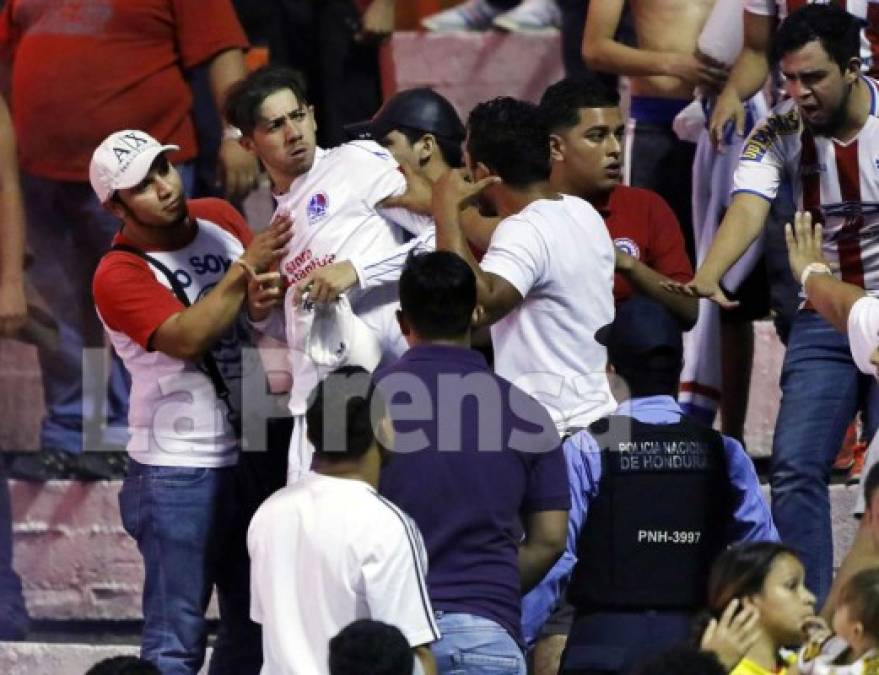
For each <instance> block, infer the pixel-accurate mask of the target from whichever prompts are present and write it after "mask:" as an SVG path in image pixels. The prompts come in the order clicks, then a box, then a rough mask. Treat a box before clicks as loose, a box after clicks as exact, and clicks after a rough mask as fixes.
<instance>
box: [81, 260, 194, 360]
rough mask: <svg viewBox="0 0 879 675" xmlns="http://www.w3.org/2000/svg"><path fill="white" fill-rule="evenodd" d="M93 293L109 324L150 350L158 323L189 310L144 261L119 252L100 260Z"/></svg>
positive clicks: (101, 312)
mask: <svg viewBox="0 0 879 675" xmlns="http://www.w3.org/2000/svg"><path fill="white" fill-rule="evenodd" d="M92 294H93V295H94V298H95V306H96V307H97V308H98V312H99V313H100V314H101V316H102V317H103V319H104V321H105V322H106V324H107V326H108V327H109V328H112V329H113V330H115V331H118V332H120V333H124V334H125V335H127V336H128V337H130V338H131V339H132V340H134V341H135V342H136V343H137V344H139V345H140V346H141V347H143V348H144V349H149V340H150V338H151V337H152V335H153V333H155V332H156V330H157V329H158V328H159V326H161V325H162V324H163V323H165V321H167V320H168V319H169V318H171V317H172V316H174V315H175V314H177V313H178V312H182V311H183V310H184V309H186V308H185V307H184V306H183V304H182V303H181V302H180V301H179V300H178V299H177V298H176V297H174V294H173V293H172V292H171V291H170V290H169V289H168V288H165V287H164V286H162V284H160V283H159V280H158V279H156V276H155V274H153V272H152V270H151V269H150V267H149V264H148V263H147V262H146V261H145V260H143V259H141V258H138V257H137V256H135V255H132V254H130V253H122V252H118V251H117V252H111V253H108V254H107V255H106V256H104V258H103V259H102V260H101V262H100V264H99V265H98V269H97V271H96V272H95V278H94V280H93V281H92Z"/></svg>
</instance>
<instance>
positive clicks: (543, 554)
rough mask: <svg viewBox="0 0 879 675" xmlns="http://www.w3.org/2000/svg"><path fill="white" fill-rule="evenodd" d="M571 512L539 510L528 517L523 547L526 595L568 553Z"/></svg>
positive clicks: (521, 564) (522, 574) (521, 570)
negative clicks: (567, 544)
mask: <svg viewBox="0 0 879 675" xmlns="http://www.w3.org/2000/svg"><path fill="white" fill-rule="evenodd" d="M567 535H568V512H567V511H535V512H533V513H529V514H528V515H527V516H526V517H525V542H524V543H523V544H521V545H520V546H519V577H520V579H521V586H522V595H524V594H525V593H527V592H528V591H530V590H531V589H532V588H534V587H535V586H536V585H537V584H538V583H540V580H541V579H543V577H544V576H546V573H547V572H549V570H550V568H551V567H552V566H553V565H554V564H555V562H556V560H558V559H559V558H560V557H561V555H562V553H564V550H565V542H566V540H567Z"/></svg>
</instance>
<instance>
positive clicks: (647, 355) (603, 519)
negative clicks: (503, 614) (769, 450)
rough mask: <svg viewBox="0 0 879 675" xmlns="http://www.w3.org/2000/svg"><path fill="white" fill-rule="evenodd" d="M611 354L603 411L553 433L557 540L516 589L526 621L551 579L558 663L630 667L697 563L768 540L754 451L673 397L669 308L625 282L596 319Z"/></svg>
mask: <svg viewBox="0 0 879 675" xmlns="http://www.w3.org/2000/svg"><path fill="white" fill-rule="evenodd" d="M595 337H596V340H597V341H598V342H599V343H601V344H603V345H605V346H606V347H607V351H608V360H609V362H610V365H611V369H612V372H613V373H614V374H615V377H612V378H611V379H612V381H615V382H613V384H614V386H613V387H612V388H613V393H614V396H615V397H616V398H617V400H618V401H619V403H620V405H619V407H618V408H617V410H616V412H615V413H614V414H613V415H610V416H608V417H605V418H602V419H600V420H598V421H596V422H595V423H593V424H591V425H590V426H589V427H588V428H587V429H583V430H582V431H580V432H578V433H575V434H574V435H572V436H570V437H569V438H568V439H567V440H566V441H565V443H564V446H563V447H564V452H565V457H566V460H567V462H568V473H569V477H570V480H571V498H572V509H571V512H570V524H569V527H568V550H567V551H566V552H565V554H564V555H563V556H562V558H561V559H560V560H559V562H558V563H556V566H555V567H554V568H553V569H552V570H551V571H550V573H549V574H548V575H547V577H546V578H545V579H544V581H543V582H542V583H541V585H540V586H538V588H537V589H535V590H534V591H532V593H530V594H529V595H528V596H526V598H525V600H524V602H523V617H524V618H523V621H524V623H525V630H526V633H530V634H532V635H533V634H535V633H536V631H537V629H539V626H540V623H541V621H542V620H545V618H546V617H547V616H548V615H549V613H550V611H551V610H552V607H553V604H555V600H556V599H557V597H558V595H559V594H560V592H561V589H562V588H564V587H565V586H567V599H568V602H570V604H571V605H573V607H574V609H575V613H576V616H575V619H574V623H573V627H572V629H571V632H570V635H569V637H568V643H567V647H566V650H565V654H564V656H563V659H562V670H561V671H560V672H561V673H564V674H568V675H571V674H579V673H617V672H627V671H628V669H629V668H630V667H631V666H632V664H633V663H634V662H635V661H637V660H638V659H639V658H641V657H643V656H645V655H648V654H651V653H654V652H658V651H661V650H662V649H663V648H665V647H666V646H668V645H670V644H672V643H675V642H678V641H681V640H684V639H686V638H687V636H688V634H689V628H690V620H691V618H692V613H693V612H694V611H695V610H696V609H698V608H699V607H700V606H701V605H702V604H703V599H704V598H703V595H704V593H705V589H706V586H707V573H708V568H709V567H710V565H711V562H712V560H713V559H714V557H715V556H716V555H717V554H718V553H719V552H720V551H721V550H722V549H723V548H724V547H725V546H726V545H727V544H729V543H732V542H735V541H742V540H750V541H754V540H777V539H778V534H777V532H776V530H775V527H774V525H773V524H772V519H771V516H770V514H769V509H768V507H767V505H766V503H765V501H764V500H763V496H762V494H761V493H760V487H759V484H758V481H757V476H756V473H755V472H754V467H753V464H752V463H751V460H750V459H749V458H748V456H747V455H746V454H745V452H744V450H743V448H742V446H741V445H740V444H739V443H738V442H737V441H735V440H733V439H731V438H729V437H726V436H722V435H721V434H720V433H718V432H716V431H714V430H712V429H709V428H707V427H703V426H701V425H699V424H697V423H695V422H692V421H690V420H689V419H688V418H687V417H685V416H684V415H683V414H682V412H681V409H680V407H679V406H678V404H677V402H676V400H675V397H676V395H677V386H678V379H679V376H680V370H681V365H682V354H683V345H682V340H681V330H680V326H679V324H678V322H677V321H676V320H675V319H674V317H672V315H671V314H670V313H669V312H668V311H667V310H666V309H665V308H663V307H662V306H661V305H659V304H658V303H656V302H655V301H653V300H649V299H646V298H644V297H643V296H635V297H633V298H632V299H631V300H629V301H628V302H626V303H624V304H623V305H622V306H621V307H620V308H619V310H618V312H617V315H616V318H615V319H614V321H613V323H611V324H608V325H607V326H604V327H603V328H601V329H599V330H598V331H597V333H596V336H595Z"/></svg>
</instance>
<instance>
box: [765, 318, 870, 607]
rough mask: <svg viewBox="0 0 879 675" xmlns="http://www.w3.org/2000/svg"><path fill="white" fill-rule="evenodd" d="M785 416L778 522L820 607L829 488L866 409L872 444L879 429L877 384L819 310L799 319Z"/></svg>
mask: <svg viewBox="0 0 879 675" xmlns="http://www.w3.org/2000/svg"><path fill="white" fill-rule="evenodd" d="M781 391H782V397H781V409H780V410H779V412H778V420H777V421H776V424H775V438H774V439H773V442H772V462H771V484H772V515H773V517H774V518H775V524H776V526H777V527H778V532H779V534H780V535H781V538H782V541H784V543H785V544H787V545H789V546H791V547H792V548H793V549H795V550H796V551H797V553H798V554H799V555H800V558H801V559H802V561H803V564H804V565H805V567H806V585H807V586H808V587H809V589H810V590H811V591H812V592H813V593H815V595H816V596H817V599H818V606H819V607H820V606H821V603H822V602H823V600H824V598H825V597H826V595H827V592H828V590H829V589H830V583H831V581H832V580H833V538H832V530H831V521H830V498H829V494H828V491H827V485H828V482H829V480H830V472H831V467H832V465H833V461H834V459H835V458H836V455H837V453H838V452H839V448H840V446H841V444H842V439H843V436H844V435H845V430H846V427H847V426H848V424H849V423H850V422H851V421H852V418H853V417H854V416H855V414H856V413H857V411H858V409H859V407H860V406H861V405H862V404H864V403H866V405H865V412H866V414H865V416H864V424H865V427H866V434H867V435H866V437H867V438H872V436H873V433H874V432H875V430H876V426H877V422H879V414H877V413H879V407H877V406H879V400H877V387H876V384H875V380H874V379H873V378H872V377H870V376H868V375H864V374H862V373H861V372H860V371H859V370H858V368H857V366H855V364H854V361H853V360H852V357H851V353H850V351H849V345H848V339H847V338H846V336H845V335H843V334H842V333H840V332H839V331H837V330H836V329H835V328H833V326H831V325H830V324H829V323H827V321H825V320H824V319H822V318H821V317H820V316H819V315H818V314H816V313H815V312H813V311H800V312H798V313H797V315H796V317H795V318H794V321H793V324H792V327H791V332H790V338H789V340H788V346H787V352H786V353H785V357H784V367H783V368H782V372H781Z"/></svg>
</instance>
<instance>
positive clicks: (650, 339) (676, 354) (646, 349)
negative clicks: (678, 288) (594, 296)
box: [595, 295, 684, 366]
mask: <svg viewBox="0 0 879 675" xmlns="http://www.w3.org/2000/svg"><path fill="white" fill-rule="evenodd" d="M595 340H596V341H597V342H598V343H599V344H602V345H604V346H605V347H607V352H608V356H609V357H610V360H611V362H621V361H623V362H626V363H629V364H633V365H636V364H638V363H639V362H643V364H644V365H645V366H648V365H649V364H648V363H647V361H646V359H648V358H649V357H654V356H656V357H671V358H670V359H669V360H668V363H669V365H673V364H678V365H679V364H680V360H681V359H682V358H683V354H684V341H683V338H682V336H681V326H680V324H679V323H678V322H677V320H676V319H675V318H674V316H672V314H671V312H669V311H668V310H667V309H666V308H665V307H663V306H662V305H661V304H659V303H658V302H656V301H655V300H651V299H650V298H646V297H644V296H642V295H635V296H632V297H631V298H630V299H629V300H626V301H625V302H623V303H621V304H620V305H618V306H617V311H616V317H615V318H614V320H613V323H609V324H607V325H606V326H602V327H601V328H599V329H598V330H597V331H595Z"/></svg>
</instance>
